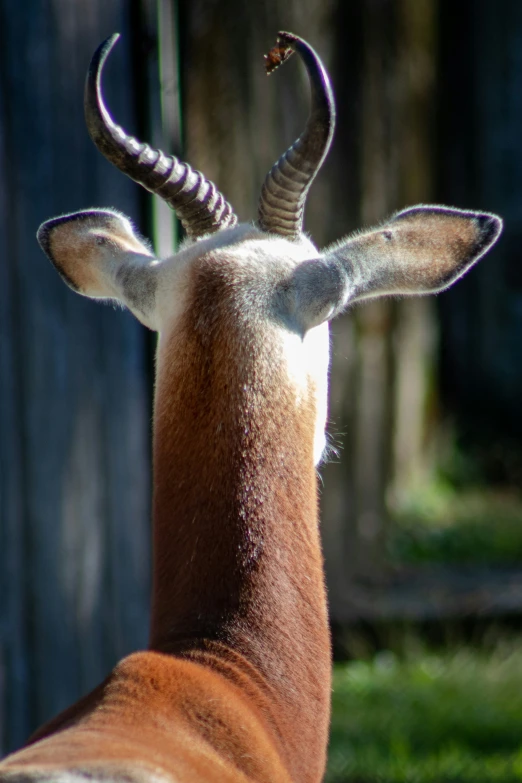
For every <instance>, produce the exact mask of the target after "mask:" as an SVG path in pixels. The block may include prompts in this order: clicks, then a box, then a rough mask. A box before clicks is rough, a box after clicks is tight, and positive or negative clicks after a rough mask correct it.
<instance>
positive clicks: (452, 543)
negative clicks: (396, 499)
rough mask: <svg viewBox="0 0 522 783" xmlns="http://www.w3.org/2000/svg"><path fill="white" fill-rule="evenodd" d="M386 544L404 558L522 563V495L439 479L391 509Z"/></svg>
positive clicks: (397, 558) (394, 556) (398, 558)
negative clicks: (457, 485)
mask: <svg viewBox="0 0 522 783" xmlns="http://www.w3.org/2000/svg"><path fill="white" fill-rule="evenodd" d="M393 521H394V524H393V527H392V530H391V535H390V541H389V547H390V554H391V557H392V559H393V560H394V561H398V562H403V563H419V564H422V563H446V564H451V563H462V564H477V565H486V564H487V565H514V564H516V563H522V497H521V496H520V494H518V493H516V492H513V491H511V492H504V493H501V492H498V491H497V492H495V491H492V490H485V489H465V490H460V491H456V490H454V489H453V488H451V487H450V486H448V485H444V484H443V483H439V484H437V485H433V486H431V487H423V488H422V491H419V492H418V493H416V494H415V493H412V494H411V495H410V496H409V497H408V498H407V499H406V500H405V501H403V502H402V504H401V505H400V506H398V507H397V508H396V509H395V511H394V514H393Z"/></svg>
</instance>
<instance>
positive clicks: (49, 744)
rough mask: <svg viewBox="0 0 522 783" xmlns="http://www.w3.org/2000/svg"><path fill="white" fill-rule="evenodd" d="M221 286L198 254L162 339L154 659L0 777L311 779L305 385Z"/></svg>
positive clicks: (228, 281) (316, 727)
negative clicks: (177, 313)
mask: <svg viewBox="0 0 522 783" xmlns="http://www.w3.org/2000/svg"><path fill="white" fill-rule="evenodd" d="M236 288H237V276H236V274H235V272H234V270H233V269H228V267H227V265H226V263H225V264H221V265H220V266H217V265H215V264H214V263H213V258H212V257H207V258H205V257H204V258H202V259H200V260H199V261H198V262H197V263H196V264H194V266H193V268H192V269H191V272H190V283H189V301H188V306H187V307H186V308H184V315H183V316H182V318H181V323H177V324H176V327H175V330H173V332H172V334H171V335H169V334H168V333H167V334H164V335H163V336H162V341H161V344H160V350H159V356H158V377H157V388H156V401H155V433H154V589H153V616H152V626H151V643H150V647H151V649H150V651H148V652H142V653H136V654H134V655H131V656H130V657H128V658H127V659H125V660H124V661H122V662H121V663H120V664H119V665H118V666H117V667H116V668H115V669H114V671H113V672H112V673H111V675H110V676H109V678H108V679H107V680H106V682H105V683H103V684H102V685H101V686H100V687H99V688H98V689H96V690H95V691H94V692H93V693H92V694H90V695H89V696H87V697H86V698H85V699H83V700H81V701H80V702H79V703H77V704H76V705H74V706H73V707H72V708H70V709H69V710H67V711H66V713H64V714H62V715H61V716H59V717H58V718H57V719H55V720H54V721H52V722H51V723H50V724H48V725H47V726H46V727H44V728H43V729H41V730H40V731H39V732H38V734H37V735H36V736H35V737H34V738H32V744H31V745H30V746H29V747H27V748H26V749H25V750H22V751H21V752H20V753H18V754H15V755H14V756H12V757H10V758H8V759H7V760H6V761H5V762H4V764H3V765H2V767H1V772H0V780H9V779H10V775H13V774H14V773H15V772H16V771H18V772H23V771H25V772H26V773H27V774H28V775H30V776H31V775H33V771H34V777H30V778H28V779H31V780H36V779H38V776H40V775H43V774H44V773H45V770H53V771H54V773H56V775H57V776H58V775H59V770H62V771H63V770H77V771H82V770H83V771H85V772H86V774H87V773H89V774H90V775H92V776H93V777H94V779H99V780H132V781H142V780H149V779H155V778H154V775H156V776H157V778H158V780H161V781H163V780H165V781H176V782H179V783H184V782H185V781H186V782H187V783H188V782H189V781H190V783H198V782H199V781H201V783H203V781H209V780H216V781H227V782H228V781H230V783H239V782H240V781H247V780H251V781H254V780H255V781H266V783H273V782H275V781H282V782H283V781H290V780H294V781H297V780H298V781H300V782H301V781H302V782H303V783H308V782H309V783H316V782H317V781H319V780H320V779H321V778H322V775H323V771H324V765H325V748H326V742H327V731H328V720H329V700H330V645H329V634H328V625H327V612H326V597H325V589H324V583H323V568H322V557H321V552H320V543H319V533H318V521H317V497H316V478H315V469H314V464H313V431H314V421H315V401H314V390H313V388H310V389H309V391H308V393H307V395H305V396H304V398H303V399H302V401H301V402H300V403H299V404H296V398H295V394H294V392H293V390H292V388H291V387H290V386H289V384H288V382H287V378H286V377H285V375H284V373H285V369H284V362H282V361H281V356H280V355H279V354H280V352H281V350H282V349H281V346H280V344H279V342H278V331H277V330H278V327H276V326H275V325H273V326H270V325H267V324H266V323H265V325H264V328H263V329H261V330H260V329H258V325H257V324H256V323H255V318H254V322H252V318H251V317H247V316H246V314H245V310H244V308H242V307H241V304H240V303H239V304H238V296H237V291H236ZM58 760H59V761H58ZM54 773H53V774H54ZM57 779H59V778H58V777H57ZM63 779H64V780H65V779H66V778H65V777H64V778H63Z"/></svg>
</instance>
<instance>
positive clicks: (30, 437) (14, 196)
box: [0, 0, 150, 751]
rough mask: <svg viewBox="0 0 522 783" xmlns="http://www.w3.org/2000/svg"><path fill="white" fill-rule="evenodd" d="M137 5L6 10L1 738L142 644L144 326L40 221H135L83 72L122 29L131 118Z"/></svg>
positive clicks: (65, 700)
mask: <svg viewBox="0 0 522 783" xmlns="http://www.w3.org/2000/svg"><path fill="white" fill-rule="evenodd" d="M130 12H131V7H130V4H127V3H124V2H112V3H102V2H94V3H93V2H91V1H90V0H80V1H79V2H76V3H73V4H71V3H70V2H67V0H55V1H54V2H52V3H51V2H49V1H47V0H46V1H45V2H42V3H39V4H31V6H30V8H29V7H28V6H26V5H24V4H20V3H16V2H14V0H6V2H4V3H2V4H1V6H0V26H1V29H2V33H3V45H2V48H1V51H0V80H1V81H0V85H1V90H0V162H1V164H2V165H1V174H0V252H1V263H0V426H1V432H0V491H1V498H0V542H1V546H0V586H1V590H2V592H1V594H0V595H1V597H0V649H1V651H2V653H1V658H2V666H3V677H2V679H3V683H4V685H3V692H2V693H1V694H0V695H1V699H2V701H1V703H0V712H1V713H3V714H4V715H5V716H6V717H5V718H4V719H3V721H0V723H2V725H3V736H2V738H1V740H0V742H1V745H2V750H4V751H7V750H9V749H12V748H13V747H16V746H18V745H19V744H20V743H21V742H22V741H23V740H25V739H26V737H27V734H28V733H29V731H30V730H31V729H33V728H35V727H36V726H37V725H38V724H39V723H41V722H42V721H44V720H45V719H47V718H49V717H51V716H52V715H53V714H55V713H56V712H58V711H59V710H61V709H63V708H64V707H66V706H67V705H68V704H70V703H71V702H72V701H73V700H74V699H75V698H77V697H78V696H80V695H81V694H82V693H84V692H85V691H86V690H87V689H89V688H91V687H92V686H94V685H95V684H96V683H97V682H99V681H100V680H101V679H102V678H103V677H104V676H105V675H106V673H107V671H108V670H109V669H110V668H111V666H112V665H113V664H114V663H115V661H116V660H117V659H118V658H120V657H121V656H122V655H123V654H125V653H126V652H128V651H130V650H132V649H135V648H136V647H140V646H143V645H144V644H145V643H146V638H147V626H148V584H149V470H150V460H149V444H148V429H149V425H148V422H149V418H150V413H149V402H150V400H149V388H148V379H147V376H146V349H145V339H144V331H143V330H142V328H141V327H140V326H139V325H138V324H137V323H136V322H135V321H134V320H133V319H132V318H131V317H130V316H129V315H127V314H125V313H122V312H119V311H115V310H113V309H111V308H110V307H105V308H104V307H100V306H99V305H95V304H94V303H91V302H88V301H86V300H82V299H81V297H78V296H77V295H74V294H73V293H72V292H71V291H69V290H68V289H67V288H66V286H65V285H64V284H63V282H62V281H61V280H60V279H59V277H58V275H57V274H56V272H55V271H54V269H52V267H51V265H50V264H49V262H48V261H47V260H46V258H45V256H44V255H43V253H42V252H41V250H40V249H39V248H38V245H37V243H36V240H35V232H36V229H37V228H38V225H39V224H40V223H41V222H42V220H44V219H46V218H48V217H50V216H53V215H56V214H60V213H61V212H67V211H74V210H76V209H81V208H87V207H91V206H93V205H97V204H99V205H101V206H112V207H116V208H119V209H121V210H122V211H124V212H126V213H127V214H129V215H130V216H131V217H133V218H134V219H135V220H139V218H140V214H139V208H138V188H137V186H134V185H132V183H130V182H129V181H128V180H126V179H125V177H123V176H122V175H121V174H120V173H118V172H117V171H116V170H114V169H113V168H112V167H111V166H110V165H109V164H108V163H107V162H105V161H104V160H103V159H102V158H101V156H100V155H99V153H98V152H97V151H96V150H95V148H94V146H93V145H92V143H91V141H90V139H89V138H88V135H87V132H86V130H85V123H84V119H83V83H84V78H85V73H86V69H87V66H88V63H89V59H90V56H91V54H92V52H93V51H94V49H95V48H96V46H97V45H98V44H99V43H100V41H101V40H103V38H105V37H106V36H108V35H109V34H111V33H113V32H114V31H120V32H121V33H122V40H121V42H120V43H119V45H118V48H117V50H116V52H115V53H114V57H113V58H112V59H111V62H110V63H109V66H108V68H107V74H106V92H107V99H108V104H109V106H110V108H111V111H113V112H114V114H115V116H116V117H117V118H118V122H120V123H121V124H123V125H125V126H127V127H129V128H133V124H134V122H135V120H134V116H133V115H134V96H133V84H132V78H131V75H130V72H131V68H130V65H131V61H132V56H133V53H132V51H131V47H130V42H131V36H130V25H131V13H130Z"/></svg>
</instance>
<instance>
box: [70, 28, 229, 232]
mask: <svg viewBox="0 0 522 783" xmlns="http://www.w3.org/2000/svg"><path fill="white" fill-rule="evenodd" d="M119 37H120V36H119V33H115V34H114V35H111V36H110V37H109V38H107V40H106V41H104V42H103V43H102V44H101V46H99V47H98V49H97V50H96V52H95V54H94V56H93V58H92V60H91V64H90V66H89V71H88V73H87V79H86V82H85V96H84V107H85V120H86V123H87V129H88V131H89V134H90V137H91V139H92V140H93V142H94V143H95V145H96V146H97V147H98V149H99V150H100V152H101V153H102V154H103V155H104V156H105V157H106V158H107V160H109V161H110V162H111V163H113V164H114V165H115V166H116V168H118V169H120V171H122V172H123V173H124V174H127V175H128V176H129V177H130V178H131V179H133V180H134V181H135V182H138V183H139V184H140V185H143V187H144V188H146V189H147V190H150V191H151V193H155V194H156V195H158V196H160V197H161V198H162V199H163V200H164V201H166V202H167V204H168V205H169V206H170V207H172V209H174V210H175V211H176V213H177V215H178V217H179V219H180V220H181V223H182V224H183V227H184V229H185V231H186V232H187V234H188V236H189V237H192V238H193V239H197V238H199V237H202V236H204V235H205V234H213V233H214V232H216V231H220V230H221V229H224V228H230V227H232V226H234V225H235V224H236V223H237V217H236V216H235V214H234V211H233V209H232V207H231V206H230V204H229V203H228V202H227V201H226V200H225V198H224V196H223V195H222V194H221V193H220V192H219V191H218V190H217V188H216V186H215V185H214V184H213V183H212V182H210V181H209V180H208V179H206V178H205V177H204V176H203V174H201V173H200V172H199V171H195V170H194V169H192V168H191V167H190V166H189V165H188V164H187V163H183V162H181V161H180V160H178V158H176V157H175V156H174V155H165V154H164V153H163V152H162V151H161V150H154V149H151V147H149V145H148V144H143V143H142V142H140V141H138V140H137V139H135V138H133V137H132V136H129V135H127V133H126V132H125V131H124V130H123V129H122V128H120V127H119V126H118V125H116V124H115V123H114V122H113V120H112V117H111V116H110V114H109V112H108V110H107V108H106V106H105V103H104V101H103V95H102V90H101V76H102V71H103V66H104V64H105V61H106V60H107V57H108V56H109V53H110V51H111V49H112V48H113V46H114V44H115V43H116V41H117V40H118V38H119Z"/></svg>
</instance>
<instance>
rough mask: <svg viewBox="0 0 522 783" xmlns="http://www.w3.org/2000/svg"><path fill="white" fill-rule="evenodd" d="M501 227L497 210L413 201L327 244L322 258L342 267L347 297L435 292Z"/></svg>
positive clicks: (476, 255)
mask: <svg viewBox="0 0 522 783" xmlns="http://www.w3.org/2000/svg"><path fill="white" fill-rule="evenodd" d="M501 231H502V220H501V219H500V218H499V217H497V216H496V215H490V214H488V213H485V212H484V213H480V212H468V211H464V210H458V209H452V208H449V207H439V206H417V207H411V208H409V209H405V210H403V211H402V212H399V213H398V214H396V215H395V216H394V217H392V218H391V219H390V220H389V221H388V222H387V223H384V224H383V225H382V226H380V227H379V228H377V229H374V230H373V231H369V232H366V233H363V234H359V235H357V236H355V237H353V238H351V239H348V240H346V241H344V242H342V243H340V244H338V245H337V246H334V247H332V248H330V249H329V250H328V251H327V252H326V253H325V259H326V260H327V261H329V262H330V263H331V262H334V263H335V264H336V265H339V266H341V267H342V268H343V269H344V271H345V273H346V275H347V285H348V289H349V290H348V291H347V298H346V301H347V302H348V301H354V300H358V299H365V298H369V297H378V296H389V295H394V294H398V295H406V296H411V295H415V294H430V293H437V292H439V291H443V290H444V289H445V288H448V287H449V286H450V285H452V284H453V283H454V282H455V281H456V280H458V279H459V277H462V275H463V274H465V273H466V272H467V271H468V269H470V268H471V267H472V266H473V264H475V263H476V262H477V261H478V260H479V258H481V257H482V256H483V255H484V254H485V253H486V252H487V251H488V250H489V249H490V248H491V247H492V246H493V245H494V244H495V242H496V241H497V239H498V237H499V236H500V233H501Z"/></svg>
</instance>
